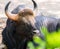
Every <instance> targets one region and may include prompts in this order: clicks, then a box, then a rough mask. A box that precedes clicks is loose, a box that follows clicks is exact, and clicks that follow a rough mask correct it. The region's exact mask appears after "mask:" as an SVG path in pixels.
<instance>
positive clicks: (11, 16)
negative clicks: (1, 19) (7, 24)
mask: <svg viewBox="0 0 60 49" xmlns="http://www.w3.org/2000/svg"><path fill="white" fill-rule="evenodd" d="M10 3H11V1H9V2H8V3H7V5H6V6H5V14H6V16H7V17H8V18H9V19H11V20H14V21H17V20H18V14H12V13H10V12H8V6H9V4H10Z"/></svg>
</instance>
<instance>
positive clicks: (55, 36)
mask: <svg viewBox="0 0 60 49" xmlns="http://www.w3.org/2000/svg"><path fill="white" fill-rule="evenodd" d="M41 31H42V33H43V34H44V36H45V40H46V41H45V42H46V47H47V49H48V48H51V49H54V48H59V47H60V29H59V30H58V31H54V32H51V33H50V32H48V30H47V28H46V27H42V29H41Z"/></svg>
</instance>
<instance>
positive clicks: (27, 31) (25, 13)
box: [5, 0, 36, 37]
mask: <svg viewBox="0 0 60 49" xmlns="http://www.w3.org/2000/svg"><path fill="white" fill-rule="evenodd" d="M32 1H33V0H32ZM33 2H34V1H33ZM10 3H11V2H8V3H7V5H6V6H5V14H6V16H7V17H8V19H11V20H12V21H14V22H15V29H16V30H15V33H16V35H19V36H23V37H31V36H32V35H33V34H34V33H35V32H33V31H34V30H35V29H36V28H35V18H34V17H35V16H34V12H33V10H31V9H28V8H25V9H22V10H20V11H19V12H18V13H17V14H12V13H10V12H9V11H8V6H9V4H10ZM34 4H35V2H34ZM35 8H36V5H35Z"/></svg>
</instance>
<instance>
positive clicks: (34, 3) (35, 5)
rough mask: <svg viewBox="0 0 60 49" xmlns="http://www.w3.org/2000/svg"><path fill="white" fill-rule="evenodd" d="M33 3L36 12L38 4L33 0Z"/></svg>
mask: <svg viewBox="0 0 60 49" xmlns="http://www.w3.org/2000/svg"><path fill="white" fill-rule="evenodd" d="M32 2H33V5H34V10H35V9H36V8H37V4H36V2H35V1H34V0H32Z"/></svg>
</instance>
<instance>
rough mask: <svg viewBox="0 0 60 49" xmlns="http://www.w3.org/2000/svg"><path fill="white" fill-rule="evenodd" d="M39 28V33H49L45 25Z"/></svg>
mask: <svg viewBox="0 0 60 49" xmlns="http://www.w3.org/2000/svg"><path fill="white" fill-rule="evenodd" d="M40 29H41V33H42V34H43V35H44V36H46V35H48V34H49V32H48V30H47V28H46V27H44V26H42V28H40Z"/></svg>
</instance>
